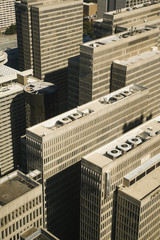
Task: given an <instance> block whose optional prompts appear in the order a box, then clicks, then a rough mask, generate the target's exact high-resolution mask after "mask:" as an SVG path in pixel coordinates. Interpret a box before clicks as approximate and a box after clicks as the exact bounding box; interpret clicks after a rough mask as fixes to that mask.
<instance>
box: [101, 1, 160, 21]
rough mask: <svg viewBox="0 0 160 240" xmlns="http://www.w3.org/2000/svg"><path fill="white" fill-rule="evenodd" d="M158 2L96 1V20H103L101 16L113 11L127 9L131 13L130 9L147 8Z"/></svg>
mask: <svg viewBox="0 0 160 240" xmlns="http://www.w3.org/2000/svg"><path fill="white" fill-rule="evenodd" d="M157 2H159V1H158V0H153V1H151V0H98V12H97V14H98V15H97V16H98V18H103V14H104V13H106V12H110V11H113V10H121V9H122V8H128V11H131V10H132V8H136V7H142V6H143V5H145V6H148V5H150V4H151V3H157Z"/></svg>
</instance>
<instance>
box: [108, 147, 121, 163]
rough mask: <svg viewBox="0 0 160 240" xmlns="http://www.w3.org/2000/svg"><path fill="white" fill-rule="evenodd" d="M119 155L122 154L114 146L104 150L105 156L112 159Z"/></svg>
mask: <svg viewBox="0 0 160 240" xmlns="http://www.w3.org/2000/svg"><path fill="white" fill-rule="evenodd" d="M121 155H122V152H121V151H120V150H118V149H116V148H115V149H112V150H110V151H107V152H106V156H107V157H109V158H111V159H113V160H115V159H116V158H118V157H120V156H121Z"/></svg>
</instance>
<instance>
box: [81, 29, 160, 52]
mask: <svg viewBox="0 0 160 240" xmlns="http://www.w3.org/2000/svg"><path fill="white" fill-rule="evenodd" d="M150 31H152V32H154V31H155V32H158V31H159V30H158V28H154V27H152V26H143V27H139V28H138V27H137V28H136V29H133V30H129V31H126V32H122V33H118V34H115V35H111V36H107V37H103V38H100V39H96V40H93V41H90V42H87V43H83V45H81V46H87V47H90V48H99V47H103V46H105V45H109V44H111V43H117V42H119V41H122V40H123V41H129V39H131V38H132V40H134V39H137V37H142V34H147V35H150V34H151V33H150ZM109 47H110V45H109Z"/></svg>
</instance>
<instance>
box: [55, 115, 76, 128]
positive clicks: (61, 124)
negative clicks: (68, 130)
mask: <svg viewBox="0 0 160 240" xmlns="http://www.w3.org/2000/svg"><path fill="white" fill-rule="evenodd" d="M70 122H72V120H71V119H70V118H69V117H64V118H62V119H60V120H58V121H57V122H56V126H63V125H65V124H68V123H70Z"/></svg>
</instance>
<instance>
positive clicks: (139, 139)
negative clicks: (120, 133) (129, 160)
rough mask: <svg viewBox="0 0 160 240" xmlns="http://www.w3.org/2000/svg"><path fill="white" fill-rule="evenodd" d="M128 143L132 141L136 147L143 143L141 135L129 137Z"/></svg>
mask: <svg viewBox="0 0 160 240" xmlns="http://www.w3.org/2000/svg"><path fill="white" fill-rule="evenodd" d="M127 143H130V144H131V145H132V146H133V147H136V146H138V145H139V144H141V143H142V139H141V138H140V137H133V138H130V139H128V140H127Z"/></svg>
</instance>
